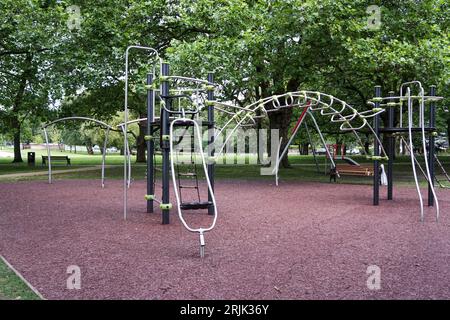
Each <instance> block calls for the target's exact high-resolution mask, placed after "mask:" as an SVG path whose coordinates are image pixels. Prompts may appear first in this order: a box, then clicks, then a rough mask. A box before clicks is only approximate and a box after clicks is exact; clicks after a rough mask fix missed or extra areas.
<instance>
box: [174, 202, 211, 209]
mask: <svg viewBox="0 0 450 320" xmlns="http://www.w3.org/2000/svg"><path fill="white" fill-rule="evenodd" d="M212 205H213V203H212V202H211V201H207V202H183V203H181V204H180V208H181V209H183V210H199V209H208V208H209V207H210V206H212Z"/></svg>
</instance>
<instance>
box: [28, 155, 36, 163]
mask: <svg viewBox="0 0 450 320" xmlns="http://www.w3.org/2000/svg"><path fill="white" fill-rule="evenodd" d="M35 164H36V153H34V152H28V165H29V166H34V165H35Z"/></svg>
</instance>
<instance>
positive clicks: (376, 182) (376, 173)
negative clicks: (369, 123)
mask: <svg viewBox="0 0 450 320" xmlns="http://www.w3.org/2000/svg"><path fill="white" fill-rule="evenodd" d="M375 97H376V98H380V97H381V86H375ZM379 107H380V102H379V101H376V102H375V108H379ZM373 130H374V131H375V139H374V142H373V155H374V156H375V157H379V156H380V146H379V143H378V139H377V138H379V137H380V115H379V114H377V115H376V116H375V117H374V119H373ZM379 202H380V162H379V161H378V159H375V160H374V162H373V205H374V206H377V205H378V204H379Z"/></svg>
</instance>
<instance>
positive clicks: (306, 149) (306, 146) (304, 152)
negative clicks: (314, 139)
mask: <svg viewBox="0 0 450 320" xmlns="http://www.w3.org/2000/svg"><path fill="white" fill-rule="evenodd" d="M301 146H302V148H301V149H302V152H301V153H300V154H301V155H302V156H307V155H308V154H309V142H305V143H302V144H301Z"/></svg>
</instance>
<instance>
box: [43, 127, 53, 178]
mask: <svg viewBox="0 0 450 320" xmlns="http://www.w3.org/2000/svg"><path fill="white" fill-rule="evenodd" d="M44 136H45V144H46V145H47V164H48V183H49V184H51V183H52V166H51V163H50V145H49V144H48V133H47V128H44Z"/></svg>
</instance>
